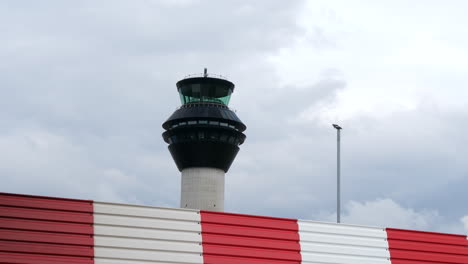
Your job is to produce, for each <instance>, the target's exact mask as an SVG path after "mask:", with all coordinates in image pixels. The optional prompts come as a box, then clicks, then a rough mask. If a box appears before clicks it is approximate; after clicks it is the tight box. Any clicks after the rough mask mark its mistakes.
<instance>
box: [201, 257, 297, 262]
mask: <svg viewBox="0 0 468 264" xmlns="http://www.w3.org/2000/svg"><path fill="white" fill-rule="evenodd" d="M203 263H204V264H300V263H301V262H300V261H289V260H288V261H285V260H273V259H259V258H240V257H229V256H214V255H206V256H205V255H203Z"/></svg>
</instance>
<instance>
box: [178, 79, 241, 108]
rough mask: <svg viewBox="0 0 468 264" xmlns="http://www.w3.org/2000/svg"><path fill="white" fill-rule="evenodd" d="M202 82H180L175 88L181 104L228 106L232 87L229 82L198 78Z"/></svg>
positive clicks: (189, 80) (188, 80) (186, 80)
mask: <svg viewBox="0 0 468 264" xmlns="http://www.w3.org/2000/svg"><path fill="white" fill-rule="evenodd" d="M200 79H201V80H202V81H198V82H193V81H191V79H185V80H183V81H181V82H180V83H179V84H178V86H177V88H178V91H179V96H180V101H181V103H182V104H188V103H194V102H207V103H218V104H223V105H228V104H229V100H230V99H231V94H232V91H233V89H234V85H233V84H232V83H231V82H229V81H224V80H219V79H216V80H217V81H216V82H212V81H211V82H208V81H209V80H210V79H212V78H200Z"/></svg>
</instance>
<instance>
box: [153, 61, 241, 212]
mask: <svg viewBox="0 0 468 264" xmlns="http://www.w3.org/2000/svg"><path fill="white" fill-rule="evenodd" d="M176 86H177V91H178V92H179V95H180V100H181V101H182V106H181V107H180V108H179V109H177V110H176V111H175V112H174V113H173V114H172V115H171V116H170V117H169V119H168V120H167V121H166V122H164V123H163V125H162V126H163V128H164V129H165V130H166V131H165V132H164V133H163V135H162V136H163V138H164V141H165V142H166V143H168V144H169V151H170V152H171V155H172V158H173V159H174V161H175V163H176V165H177V168H178V169H179V171H181V173H182V184H181V199H180V207H181V208H191V209H201V210H210V211H224V175H225V173H226V172H227V171H228V170H229V167H231V164H232V162H233V161H234V158H235V157H236V155H237V152H239V145H241V144H242V143H244V140H245V135H244V134H243V133H242V132H243V131H245V129H246V126H245V125H244V124H243V123H242V121H241V120H240V119H239V118H238V117H237V115H236V114H235V113H234V112H233V111H232V110H231V109H229V108H228V104H229V99H230V98H231V94H232V92H233V91H234V84H233V83H232V82H230V81H228V80H226V79H224V78H221V77H212V76H211V75H210V76H209V75H208V73H207V70H206V69H205V72H204V74H203V75H200V76H198V77H193V76H192V77H190V76H189V77H187V78H185V79H182V80H180V81H179V82H177V84H176Z"/></svg>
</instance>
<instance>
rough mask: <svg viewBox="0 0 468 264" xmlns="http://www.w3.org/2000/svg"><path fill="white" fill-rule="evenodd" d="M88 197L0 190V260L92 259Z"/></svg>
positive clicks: (25, 263) (29, 263)
mask: <svg viewBox="0 0 468 264" xmlns="http://www.w3.org/2000/svg"><path fill="white" fill-rule="evenodd" d="M93 255H94V251H93V203H92V201H84V200H74V199H61V198H51V197H39V196H31V195H18V194H6V193H0V263H22V264H48V263H73V264H75V263H76V264H89V263H93Z"/></svg>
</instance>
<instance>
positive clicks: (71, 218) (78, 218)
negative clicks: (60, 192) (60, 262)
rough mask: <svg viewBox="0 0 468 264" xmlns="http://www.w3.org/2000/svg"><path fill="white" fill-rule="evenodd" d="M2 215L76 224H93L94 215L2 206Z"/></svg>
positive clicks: (0, 209)
mask: <svg viewBox="0 0 468 264" xmlns="http://www.w3.org/2000/svg"><path fill="white" fill-rule="evenodd" d="M0 215H1V216H3V217H14V218H23V219H41V220H49V221H63V222H75V223H92V222H93V214H92V213H78V212H68V211H56V210H45V209H32V208H23V207H8V206H0Z"/></svg>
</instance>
